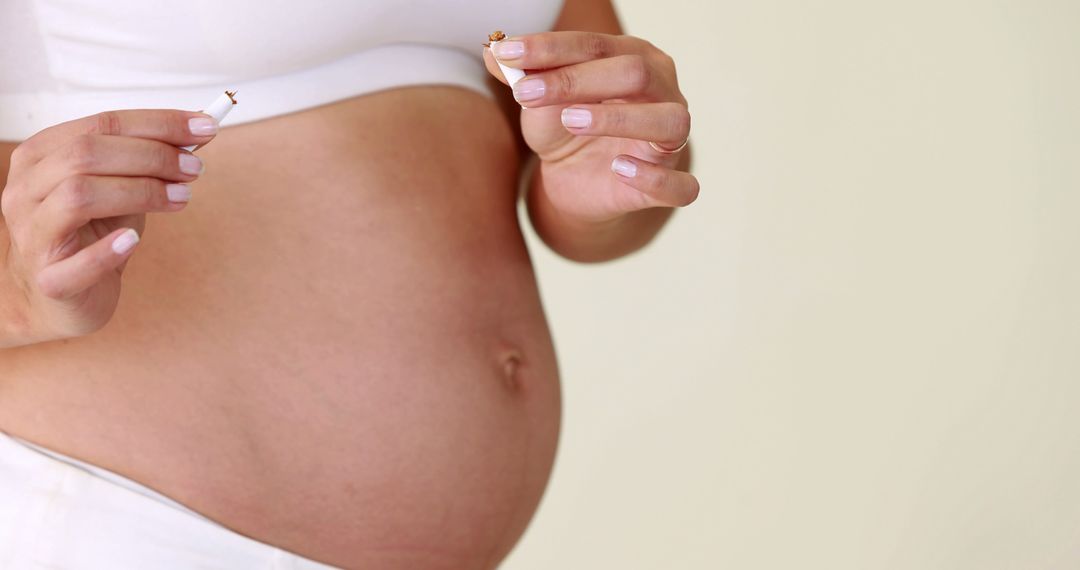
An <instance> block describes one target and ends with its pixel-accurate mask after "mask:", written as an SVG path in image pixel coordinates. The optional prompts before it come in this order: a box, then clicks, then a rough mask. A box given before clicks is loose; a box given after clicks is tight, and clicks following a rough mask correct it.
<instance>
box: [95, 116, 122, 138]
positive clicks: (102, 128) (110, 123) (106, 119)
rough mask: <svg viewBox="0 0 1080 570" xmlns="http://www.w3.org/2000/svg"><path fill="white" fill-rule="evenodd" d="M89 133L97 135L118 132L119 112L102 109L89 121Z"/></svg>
mask: <svg viewBox="0 0 1080 570" xmlns="http://www.w3.org/2000/svg"><path fill="white" fill-rule="evenodd" d="M90 133H91V134H97V135H118V134H120V114H119V113H117V112H116V111H103V112H101V113H98V114H96V115H94V120H93V121H91V122H90Z"/></svg>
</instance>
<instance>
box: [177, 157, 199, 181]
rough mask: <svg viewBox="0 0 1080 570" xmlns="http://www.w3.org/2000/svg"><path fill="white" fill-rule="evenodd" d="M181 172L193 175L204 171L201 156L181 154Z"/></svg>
mask: <svg viewBox="0 0 1080 570" xmlns="http://www.w3.org/2000/svg"><path fill="white" fill-rule="evenodd" d="M180 172H183V173H184V174H190V175H192V176H198V175H200V174H202V172H203V163H202V161H201V160H199V157H197V156H195V155H194V154H181V155H180Z"/></svg>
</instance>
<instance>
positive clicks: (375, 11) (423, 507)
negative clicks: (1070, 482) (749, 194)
mask: <svg viewBox="0 0 1080 570" xmlns="http://www.w3.org/2000/svg"><path fill="white" fill-rule="evenodd" d="M499 28H501V29H506V30H508V31H510V32H511V33H510V35H509V37H508V38H506V39H505V40H503V41H500V42H498V43H497V44H495V45H494V46H493V47H491V48H485V47H482V46H481V45H480V44H481V43H482V42H483V41H484V39H485V38H486V37H487V35H488V34H489V33H490V32H492V31H493V30H495V29H499ZM496 57H497V58H498V61H499V62H501V63H503V64H505V65H506V66H509V67H511V68H517V69H524V70H527V73H528V75H527V76H526V77H525V78H524V79H522V80H520V81H518V82H516V83H515V85H514V87H513V88H511V87H510V86H508V85H506V83H505V79H504V77H503V74H502V73H501V72H500V69H499V67H498V65H497V62H496V59H495V58H496ZM500 81H502V82H503V83H499V82H500ZM225 89H236V90H237V91H238V94H237V99H238V101H239V104H238V105H237V106H236V108H235V109H234V110H233V112H232V114H231V115H230V116H229V118H228V119H227V121H226V124H227V125H228V126H227V127H226V128H222V129H220V130H219V129H218V125H217V124H216V123H215V122H214V121H213V120H212V119H211V118H210V117H208V116H207V115H204V114H202V113H199V112H195V111H194V110H195V109H199V108H200V107H201V106H203V105H206V104H208V103H209V102H210V101H212V100H213V99H214V98H215V97H217V96H218V95H220V94H221V93H222V92H223V91H224V90H225ZM178 109H186V110H178ZM104 111H108V112H104ZM688 132H689V114H688V112H687V106H686V101H685V99H684V98H683V96H682V95H681V94H680V91H679V86H678V83H677V80H676V74H675V67H674V64H673V63H672V61H671V59H670V58H669V57H668V56H667V55H665V54H664V53H663V52H662V51H660V50H659V49H658V48H656V47H654V46H653V45H652V44H650V43H648V42H647V41H644V40H641V39H638V38H634V37H629V36H625V35H621V31H620V28H619V24H618V22H617V20H616V17H615V13H614V10H613V8H612V6H611V5H610V3H609V0H568V1H567V2H566V3H565V5H564V4H563V3H562V2H558V1H555V0H541V1H536V0H469V1H468V2H461V3H452V2H444V1H441V0H417V1H415V2H389V1H384V2H351V1H346V0H332V1H329V2H321V3H317V4H308V5H301V4H299V3H295V2H284V1H270V2H267V1H262V0H260V1H255V0H233V1H231V2H210V1H208V0H207V1H192V2H182V3H176V2H166V1H164V0H131V1H125V0H115V1H112V2H97V1H91V0H63V1H61V0H12V1H8V2H5V3H4V4H3V7H0V140H2V141H6V142H3V143H0V181H6V182H5V184H4V188H3V194H2V202H0V205H2V213H3V218H2V220H0V222H2V223H0V430H2V433H0V568H17V569H20V570H21V569H24V568H34V569H37V568H110V569H116V568H140V569H142V568H174V567H175V568H195V567H198V568H223V569H224V568H229V569H236V568H321V567H326V566H337V567H344V568H362V569H411V570H424V569H486V568H494V567H496V566H497V565H498V563H499V562H500V560H502V559H503V558H504V557H505V556H506V554H507V553H508V552H509V550H510V549H511V548H512V546H513V545H514V544H515V542H516V541H517V540H518V539H519V537H520V536H521V534H522V532H523V531H524V529H525V527H526V525H527V524H528V522H529V520H530V518H531V517H532V515H533V512H534V510H535V508H536V506H537V503H538V501H539V499H540V497H541V495H542V493H543V490H544V487H545V484H546V482H547V479H548V476H549V473H550V470H551V467H552V460H553V457H554V454H555V449H556V443H557V440H558V433H559V418H560V397H559V378H558V370H557V366H556V360H555V354H554V351H553V349H552V343H551V339H550V336H549V331H548V328H547V324H546V321H545V317H544V312H543V308H542V306H541V302H540V297H539V295H538V291H537V285H536V281H535V275H534V273H533V268H532V265H531V263H530V260H529V255H528V252H527V250H526V247H525V243H524V241H523V239H522V234H521V230H520V228H519V225H518V218H517V215H516V207H515V205H516V202H517V199H518V189H519V186H521V187H523V188H524V190H523V191H524V194H525V198H524V199H525V200H526V201H527V205H528V211H529V214H530V216H529V217H530V218H531V221H532V223H533V224H534V226H535V228H536V230H537V232H538V233H539V235H540V236H541V237H542V238H543V240H544V241H545V243H546V244H547V245H548V246H550V247H551V248H552V249H554V250H555V251H556V252H558V253H560V254H561V255H563V256H565V257H568V258H570V259H574V260H579V261H601V260H606V259H612V258H616V257H619V256H621V255H625V254H627V253H629V252H632V251H634V250H636V249H638V248H640V247H642V246H643V245H645V244H646V243H648V242H649V240H650V239H652V237H653V236H654V235H655V234H656V233H657V231H659V229H660V228H661V226H662V225H663V224H664V223H665V221H666V220H667V218H668V217H669V216H670V214H671V212H672V211H673V208H675V207H679V206H684V205H686V204H689V203H690V202H692V201H693V200H694V199H695V197H696V195H697V191H698V186H697V182H696V180H695V179H694V178H693V177H692V176H691V175H690V174H688V173H686V172H685V170H686V168H687V161H688V154H687V152H686V151H685V150H683V149H682V148H681V147H683V146H685V144H684V143H685V141H686V138H687V136H688ZM519 141H523V142H521V143H519ZM188 145H206V146H205V147H202V148H199V149H197V150H196V151H195V152H194V153H191V152H188V151H186V150H182V148H181V147H185V146H188ZM519 180H524V182H523V183H522V184H520V185H519ZM147 214H149V215H147ZM627 286H633V285H632V284H628V285H627ZM582 349H583V350H585V349H586V348H585V347H582Z"/></svg>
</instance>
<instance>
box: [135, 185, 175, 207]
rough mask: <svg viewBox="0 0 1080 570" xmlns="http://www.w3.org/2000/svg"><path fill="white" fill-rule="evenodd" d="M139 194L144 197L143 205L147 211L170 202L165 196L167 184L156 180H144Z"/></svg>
mask: <svg viewBox="0 0 1080 570" xmlns="http://www.w3.org/2000/svg"><path fill="white" fill-rule="evenodd" d="M139 193H140V194H141V195H142V203H143V205H144V206H145V207H146V208H147V209H150V208H153V207H155V206H158V205H161V204H163V203H166V202H168V198H167V197H166V196H165V184H164V183H163V182H161V181H159V180H157V179H154V178H143V179H142V182H141V183H140V184H139Z"/></svg>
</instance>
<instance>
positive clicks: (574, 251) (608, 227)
mask: <svg viewBox="0 0 1080 570" xmlns="http://www.w3.org/2000/svg"><path fill="white" fill-rule="evenodd" d="M689 163H690V154H689V148H687V149H686V151H684V155H683V157H682V158H681V160H680V164H679V169H681V170H686V169H688V168H689ZM526 192H527V194H526V198H525V199H526V204H527V206H528V211H529V217H530V219H531V221H532V225H533V228H534V229H535V230H536V233H537V235H539V236H540V239H542V240H543V241H544V243H545V244H547V246H548V247H550V248H551V249H552V250H553V251H555V252H556V253H558V254H559V255H561V256H563V257H566V258H567V259H571V260H574V261H579V262H600V261H608V260H611V259H616V258H619V257H622V256H624V255H627V254H630V253H633V252H635V251H637V250H639V249H641V248H642V247H644V246H646V245H648V244H649V242H651V241H652V240H653V238H654V237H655V236H656V234H657V233H659V232H660V230H661V228H663V227H664V224H666V223H667V221H668V220H669V219H670V218H671V215H672V213H673V212H674V210H675V209H674V208H669V207H656V208H646V209H643V210H637V211H634V212H630V213H627V214H623V215H621V216H619V217H616V218H613V219H610V220H605V221H593V220H582V219H579V218H577V217H575V216H573V215H572V214H568V213H566V212H563V211H560V210H559V209H558V207H557V206H556V205H555V204H554V203H553V202H552V201H551V200H550V199H549V196H548V193H547V192H546V189H545V187H544V180H543V177H542V175H541V173H540V169H539V168H536V169H535V170H534V171H533V172H532V173H531V175H530V180H529V184H528V185H527V189H526Z"/></svg>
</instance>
